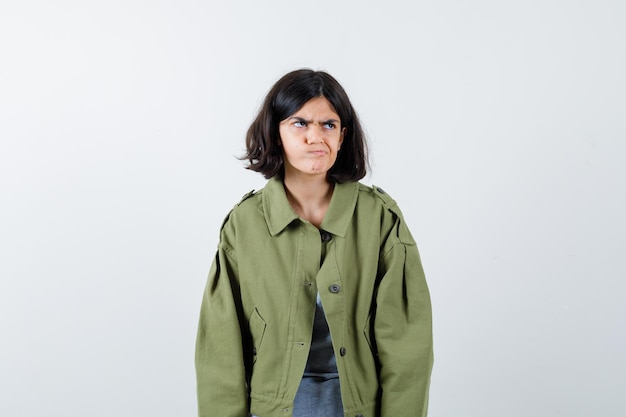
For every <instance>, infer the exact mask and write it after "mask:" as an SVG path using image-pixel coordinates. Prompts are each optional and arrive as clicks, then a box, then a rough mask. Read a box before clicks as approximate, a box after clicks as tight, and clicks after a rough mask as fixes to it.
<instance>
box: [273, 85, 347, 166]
mask: <svg viewBox="0 0 626 417" xmlns="http://www.w3.org/2000/svg"><path fill="white" fill-rule="evenodd" d="M345 131H346V129H345V128H342V127H341V121H340V120H339V116H338V115H337V113H335V110H334V109H333V107H332V105H331V104H330V102H329V101H328V100H327V99H326V98H325V97H316V98H312V99H311V100H309V101H307V102H306V103H304V105H303V106H302V107H301V108H300V109H299V110H298V111H297V112H295V113H294V114H292V115H291V116H289V117H288V118H286V119H285V120H283V121H282V122H280V125H279V133H280V140H281V143H282V148H283V157H284V161H285V178H287V177H288V176H297V175H305V176H322V177H324V178H326V173H327V172H328V170H329V169H330V168H331V167H332V166H333V164H334V163H335V161H336V160H337V152H338V151H339V148H340V147H341V143H342V142H343V137H344V135H345Z"/></svg>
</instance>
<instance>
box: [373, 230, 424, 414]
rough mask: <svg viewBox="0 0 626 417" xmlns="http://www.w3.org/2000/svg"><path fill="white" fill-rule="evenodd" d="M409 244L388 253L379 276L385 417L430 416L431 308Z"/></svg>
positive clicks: (378, 335) (395, 246) (378, 338)
mask: <svg viewBox="0 0 626 417" xmlns="http://www.w3.org/2000/svg"><path fill="white" fill-rule="evenodd" d="M405 231H406V232H408V230H406V229H405ZM408 236H410V234H409V235H408ZM410 240H411V242H410V243H402V242H396V243H394V244H393V245H392V246H391V248H390V249H388V250H387V252H386V253H385V254H384V256H383V259H382V262H381V270H380V271H379V273H380V275H379V276H380V277H381V278H380V284H379V288H378V293H377V296H376V304H377V308H376V317H375V322H374V334H375V338H376V345H377V348H378V355H379V360H380V364H381V369H380V384H381V388H382V401H381V402H382V405H381V416H382V417H403V416H405V417H425V416H426V415H427V414H428V393H429V387H430V374H431V370H432V365H433V339H432V314H431V304H430V296H429V292H428V287H427V286H426V280H425V278H424V271H423V269H422V264H421V261H420V256H419V253H418V250H417V247H416V245H415V243H414V242H412V239H410Z"/></svg>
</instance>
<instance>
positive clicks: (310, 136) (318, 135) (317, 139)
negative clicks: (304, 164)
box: [306, 126, 324, 145]
mask: <svg viewBox="0 0 626 417" xmlns="http://www.w3.org/2000/svg"><path fill="white" fill-rule="evenodd" d="M306 142H307V144H309V145H312V144H315V143H324V129H323V128H322V126H311V127H310V128H309V131H308V132H307V135H306Z"/></svg>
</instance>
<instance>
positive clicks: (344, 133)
mask: <svg viewBox="0 0 626 417" xmlns="http://www.w3.org/2000/svg"><path fill="white" fill-rule="evenodd" d="M347 131H348V128H347V127H344V128H343V129H341V135H340V136H339V146H341V144H342V143H343V138H344V137H345V136H346V132H347Z"/></svg>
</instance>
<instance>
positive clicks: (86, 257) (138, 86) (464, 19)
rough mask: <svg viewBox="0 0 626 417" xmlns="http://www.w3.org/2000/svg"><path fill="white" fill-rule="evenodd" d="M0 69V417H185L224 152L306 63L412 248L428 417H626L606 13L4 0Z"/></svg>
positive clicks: (559, 5)
mask: <svg viewBox="0 0 626 417" xmlns="http://www.w3.org/2000/svg"><path fill="white" fill-rule="evenodd" d="M0 60H1V61H0V139H1V141H0V191H1V194H0V279H1V280H0V416H3V417H5V416H6V417H17V416H28V417H31V416H32V417H35V416H38V417H39V416H55V417H56V416H58V417H74V416H76V417H78V416H81V417H83V416H90V417H110V416H116V417H126V416H128V417H131V416H132V417H137V416H151V417H160V416H168V417H169V416H194V415H195V413H196V403H195V375H194V370H193V352H194V342H195V331H196V323H197V316H198V310H199V304H200V297H201V293H202V290H203V287H204V284H205V280H206V274H207V272H208V269H209V266H210V262H211V260H212V257H213V254H214V251H215V248H216V245H217V238H218V228H219V225H220V223H221V221H222V219H223V217H224V216H225V215H226V213H227V212H228V210H229V209H230V208H231V207H232V206H233V205H234V204H235V203H236V202H237V201H238V200H239V198H240V197H241V195H243V194H244V193H245V192H247V191H249V190H250V189H253V188H255V189H259V188H261V187H262V186H263V184H264V180H263V178H262V177H261V176H260V175H259V174H256V173H252V172H249V171H246V170H244V169H243V163H242V162H241V161H238V160H237V159H236V158H235V157H236V156H238V155H240V154H241V153H242V150H243V137H244V134H245V131H246V129H247V127H248V125H249V123H250V122H251V120H252V118H253V116H254V114H255V112H256V110H257V109H258V107H259V105H260V103H261V101H262V99H263V97H264V95H265V93H266V92H267V90H268V89H269V88H270V86H271V85H272V84H273V83H274V82H275V81H276V80H277V79H278V78H279V77H280V76H281V75H283V74H284V73H285V72H287V71H290V70H293V69H296V68H300V67H312V68H314V69H323V70H327V71H329V72H330V73H331V74H333V75H334V76H335V77H336V78H337V79H338V80H339V81H340V82H341V83H342V84H343V86H344V87H345V88H346V90H347V91H348V93H349V95H350V96H351V98H352V100H353V104H354V106H355V107H356V109H357V111H358V112H359V114H360V115H361V117H362V120H363V122H364V125H365V127H366V130H367V133H368V136H369V139H370V145H371V153H372V165H373V170H372V172H371V174H370V175H369V176H368V177H367V178H365V179H364V182H365V183H367V184H371V183H374V184H376V185H380V186H382V187H383V188H385V189H386V190H387V191H388V192H389V193H390V194H391V195H392V196H393V197H394V198H395V199H396V200H397V201H398V202H399V204H400V206H401V207H402V209H403V211H404V213H405V217H406V219H407V221H408V223H409V225H410V227H411V229H412V231H413V234H414V236H415V238H416V240H417V241H418V244H419V246H420V250H421V253H422V258H423V262H424V267H425V269H426V273H427V278H428V281H429V285H430V287H431V292H432V298H433V304H434V318H435V322H434V325H435V338H436V339H435V343H436V363H435V369H434V374H433V380H432V381H433V382H432V389H431V406H430V416H433V417H466V416H480V417H502V416H506V417H518V416H519V417H529V416H532V417H542V416H569V417H591V416H602V417H623V416H624V415H626V399H625V393H626V285H625V281H626V267H625V266H624V258H625V256H624V253H625V250H626V221H625V220H624V217H625V214H624V213H626V192H625V190H626V76H625V74H626V3H624V2H623V1H621V0H613V1H611V0H573V1H565V0H563V1H557V0H526V1H496V0H491V1H488V0H475V1H461V0H440V1H398V0H387V1H381V2H368V1H339V0H337V1H327V0H322V1H319V0H316V1H309V2H303V1H287V0H271V1H265V2H262V1H249V2H242V1H233V2H217V1H200V0H196V1H191V0H177V1H174V0H160V1H147V0H144V1H141V0H124V1H122V0H108V1H106V2H105V1H69V0H57V1H34V0H22V1H9V0H6V1H2V3H1V5H0ZM385 417H393V416H385Z"/></svg>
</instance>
